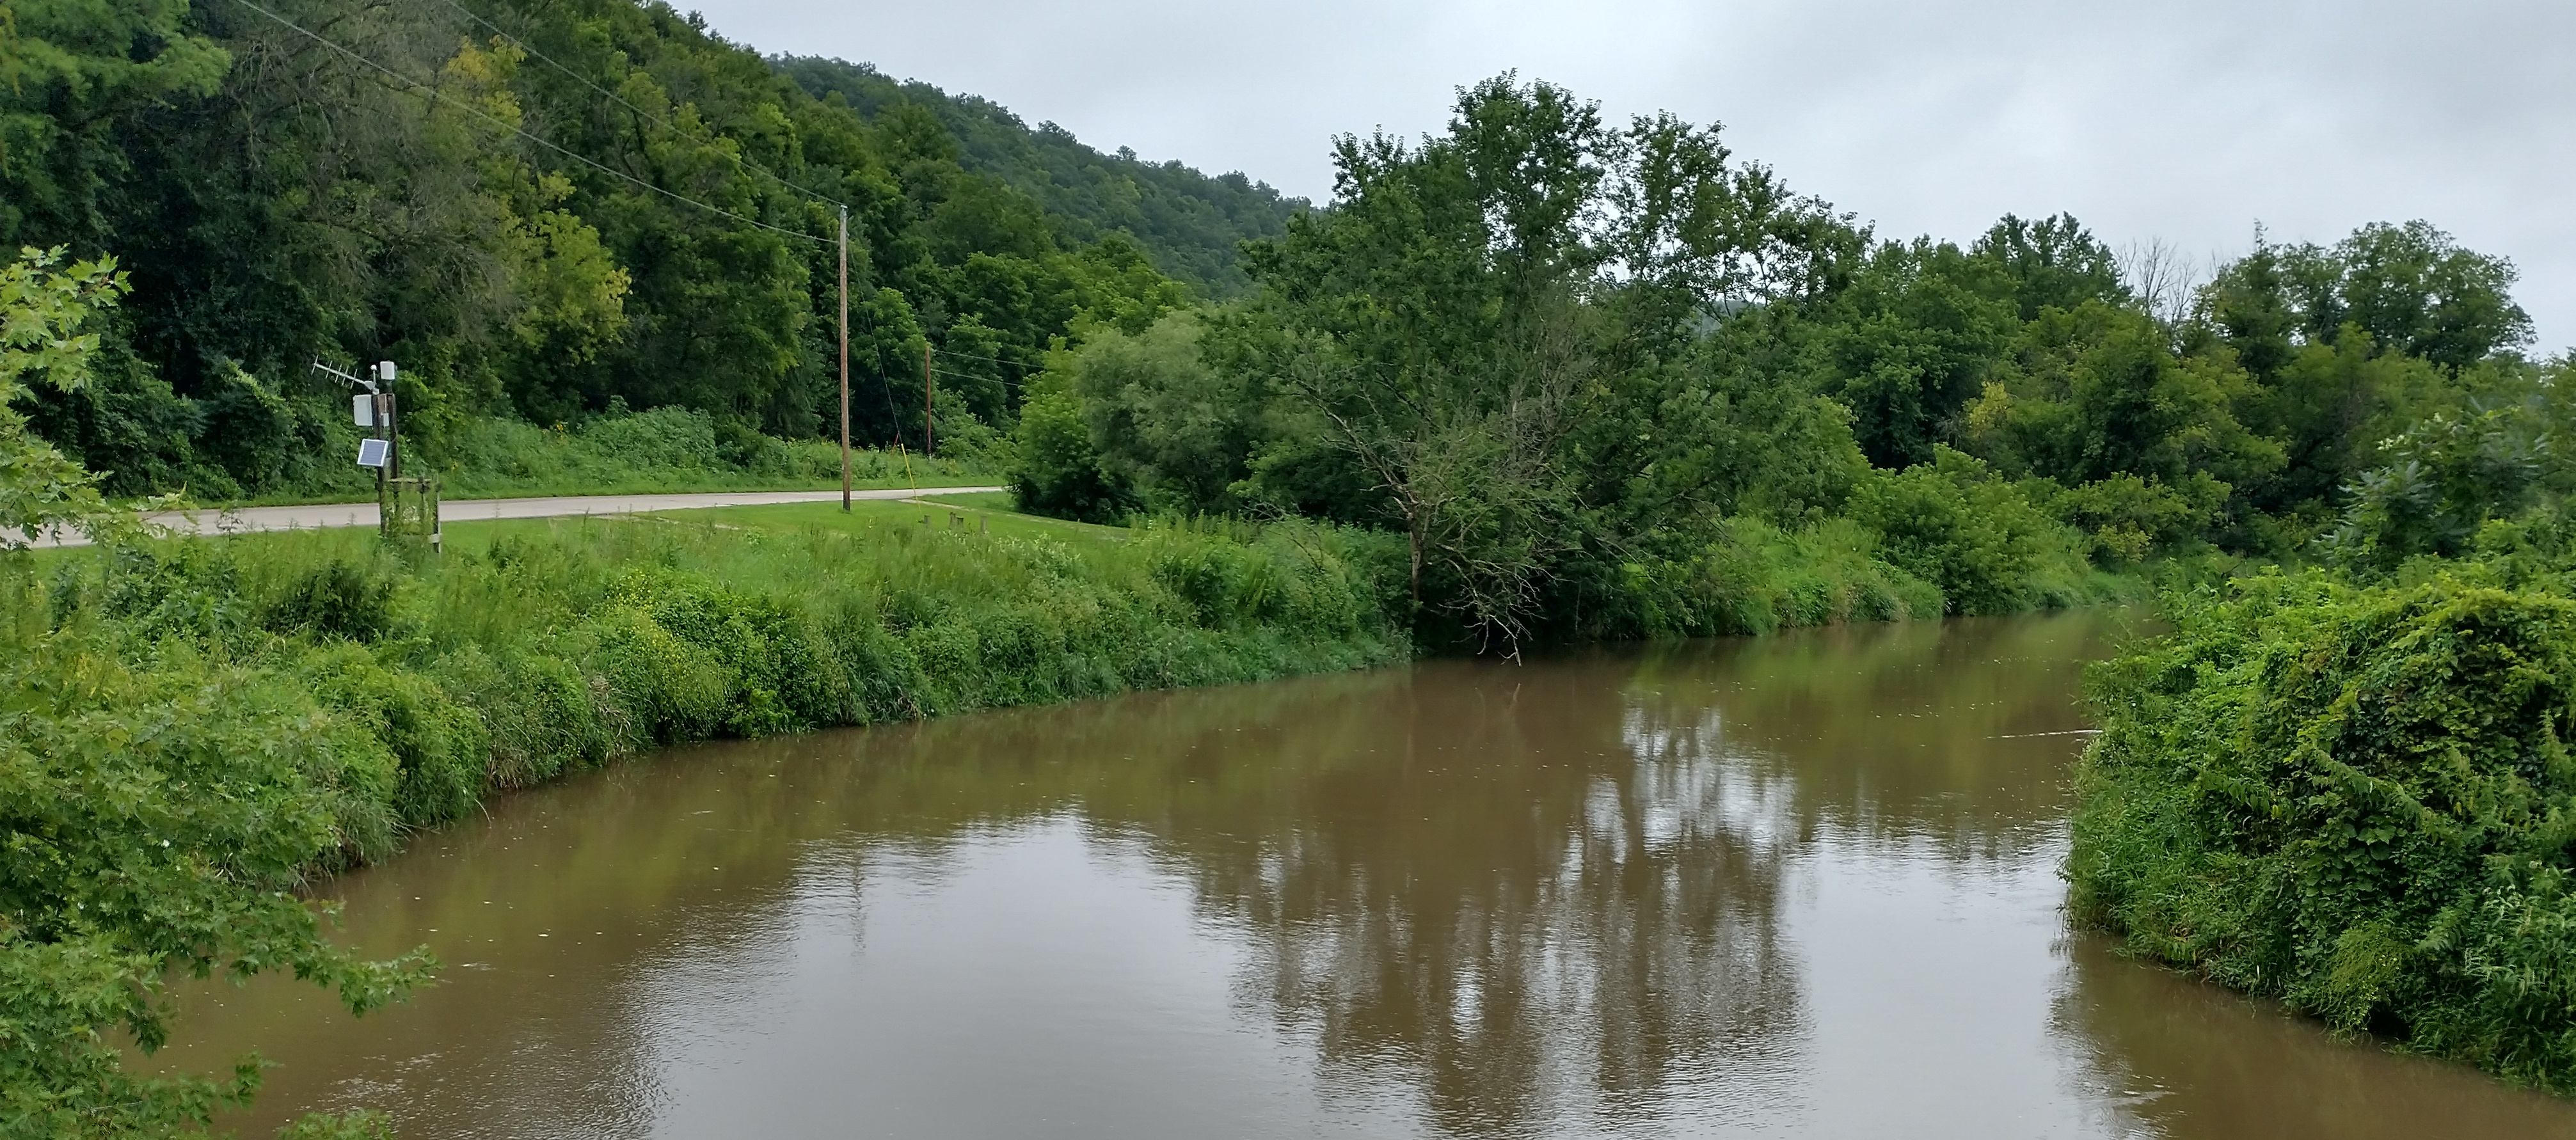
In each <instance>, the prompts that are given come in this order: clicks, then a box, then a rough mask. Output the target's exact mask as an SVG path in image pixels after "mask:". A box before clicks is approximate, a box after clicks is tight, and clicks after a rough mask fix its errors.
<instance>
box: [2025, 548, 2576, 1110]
mask: <svg viewBox="0 0 2576 1140" xmlns="http://www.w3.org/2000/svg"><path fill="white" fill-rule="evenodd" d="M2476 570H2477V568H2475V567H2470V568H2469V571H2470V573H2472V574H2474V573H2475V572H2476ZM2535 587H2536V588H2535ZM2174 608H2175V614H2176V617H2175V623H2176V628H2175V631H2174V632H2173V634H2172V635H2171V636H2169V637H2166V638H2163V639H2160V640H2157V641H2154V642H2151V643H2148V644H2147V645H2145V646H2143V647H2141V648H2139V649H2138V650H2137V651H2136V652H2133V653H2132V654H2130V655H2129V656H2127V657H2125V658H2122V659H2120V660H2118V661H2116V662H2112V663H2108V664H2106V665H2103V666H2099V667H2097V668H2096V670H2095V672H2094V674H2093V676H2092V682H2091V683H2092V690H2093V700H2094V702H2095V704H2096V706H2097V707H2098V709H2099V710H2100V713H2101V716H2102V718H2103V727H2104V729H2105V734H2104V735H2103V737H2102V739H2101V740H2100V741H2099V742H2098V743H2097V744H2095V745H2094V747H2093V748H2092V749H2091V751H2090V752H2088V753H2087V755H2086V757H2085V759H2084V761H2083V764H2082V766H2081V768H2080V770H2079V775H2078V783H2079V787H2080V790H2081V792H2082V796H2083V807H2082V810H2081V811H2080V813H2079V814H2078V816H2077V817H2076V821H2075V827H2074V847H2073V851H2072V854H2071V855H2070V856H2069V858H2068V862H2067V876H2068V878H2069V880H2070V881H2071V883H2072V885H2073V895H2072V905H2073V906H2074V908H2075V909H2076V911H2077V912H2078V913H2079V914H2080V915H2082V916H2084V917H2085V918H2087V919H2089V920H2091V921H2094V922H2097V923H2100V924H2102V925H2104V926H2107V927H2109V928H2110V929H2112V930H2114V931H2116V932H2119V933H2121V934H2122V935H2124V936H2125V937H2126V939H2127V941H2128V944H2129V945H2130V946H2131V947H2133V948H2134V949H2136V950H2138V951H2139V952H2141V953H2144V954H2147V955H2149V956H2152V957H2154V958H2156V959H2159V960H2161V961H2165V962H2169V963H2172V964H2174V965H2177V966H2181V967H2184V968H2187V969H2191V970H2194V971H2196V972H2198V973H2200V974H2203V975H2205V976H2207V977H2210V978H2212V979H2214V980H2217V981H2220V982H2223V983H2226V984H2228V985H2231V986H2236V987H2238V988H2241V989H2245V990H2249V991H2252V992H2255V993H2259V994H2266V995H2271V996H2275V997H2279V998H2281V999H2282V1000H2284V1001H2286V1002H2288V1003H2289V1004H2290V1005H2291V1006H2292V1007H2294V1008H2296V1009H2299V1010H2302V1011H2305V1012H2308V1013H2312V1014H2314V1015H2316V1016H2318V1017H2321V1018H2323V1019H2325V1020H2326V1021H2327V1022H2328V1023H2329V1024H2330V1025H2333V1026H2335V1027H2336V1028H2338V1029H2345V1030H2364V1029H2366V1030H2369V1031H2372V1032H2374V1033H2379V1034H2383V1035H2385V1036H2387V1037H2389V1038H2392V1039H2394V1040H2397V1041H2401V1042H2403V1043H2405V1044H2406V1045H2407V1046H2408V1047H2411V1048H2416V1049H2421V1050H2424V1051H2427V1052H2434V1053H2440V1054H2443V1055H2446V1056H2451V1057H2456V1058H2459V1059H2462V1060H2466V1061H2470V1062H2473V1063H2475V1064H2477V1065H2479V1066H2481V1067H2484V1068H2486V1069H2488V1070H2490V1071H2492V1072H2495V1073H2498V1074H2501V1075H2503V1076H2505V1077H2507V1078H2510V1079H2513V1080H2516V1081H2522V1082H2527V1083H2530V1084H2534V1085H2538V1086H2541V1087H2544V1088H2549V1089H2552V1090H2555V1091H2558V1092H2562V1093H2566V1092H2576V891H2571V889H2570V888H2571V883H2570V880H2569V876H2570V872H2571V870H2576V759H2571V758H2570V756H2569V755H2568V751H2567V746H2566V743H2565V738H2566V736H2567V734H2568V731H2569V726H2570V725H2571V723H2576V601H2570V600H2568V597H2567V590H2566V584H2565V583H2564V582H2560V581H2550V582H2538V583H2527V584H2525V585H2523V586H2520V587H2515V588H2498V587H2496V586H2489V585H2479V584H2475V583H2473V582H2471V581H2466V580H2463V578H2462V577H2461V576H2458V575H2454V574H2451V573H2436V574H2434V575H2432V576H2431V577H2430V578H2429V579H2428V580H2426V581H2422V582H2419V583H2417V584H2414V585H2409V586H2403V587H2383V588H2378V589H2361V588H2356V587H2353V586H2350V585H2345V584H2340V583H2337V582H2335V581H2333V580H2331V579H2328V578H2326V577H2324V576H2322V575H2316V574H2310V575H2297V576H2282V575H2278V574H2271V575H2266V576H2263V577H2260V578H2256V579H2252V580H2249V581H2246V582H2242V583H2240V584H2238V585H2237V586H2235V587H2234V588H2233V589H2232V590H2231V591H2230V592H2229V593H2228V594H2226V595H2224V596H2219V595H2209V594H2204V595H2201V596H2198V597H2194V598H2189V599H2185V600H2183V601H2181V602H2179V603H2178V604H2177V605H2176V606H2175V607H2174Z"/></svg>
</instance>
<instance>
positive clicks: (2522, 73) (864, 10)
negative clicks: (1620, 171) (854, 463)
mask: <svg viewBox="0 0 2576 1140" xmlns="http://www.w3.org/2000/svg"><path fill="white" fill-rule="evenodd" d="M678 2H679V3H680V5H681V6H682V7H684V8H686V7H696V8H698V9H700V10H702V11H703V12H704V13H705V15H706V17H707V19H708V21H709V23H710V24H711V25H712V26H713V27H714V28H715V29H716V30H717V31H718V32H720V33H722V34H723V35H725V36H726V37H727V38H729V39H732V40H735V41H737V42H740V43H744V44H748V45H750V46H752V47H755V48H758V49H759V50H761V51H763V52H770V53H775V52H789V53H794V54H799V55H827V56H838V57H841V58H843V59H848V60H853V61H862V62H867V63H873V64H875V65H876V66H877V67H878V68H879V69H880V70H882V71H884V72H885V73H887V74H889V75H893V76H896V77H898V78H913V79H921V80H925V81H928V82H930V83H933V84H935V85H937V86H940V87H942V88H945V89H947V90H949V91H952V92H971V93H973V94H978V95H982V96H985V97H987V98H990V99H993V100H995V101H997V102H1000V103H1002V104H1004V105H1006V106H1008V107H1010V108H1011V109H1012V110H1013V111H1015V112H1017V113H1018V114H1019V115H1020V117H1021V118H1023V119H1025V120H1026V121H1028V122H1029V123H1031V124H1033V125H1034V124H1036V123H1038V122H1041V121H1045V120H1053V121H1055V122H1057V123H1059V124H1062V125H1063V126H1065V127H1066V128H1068V129H1070V130H1072V131H1073V132H1074V133H1075V134H1076V135H1079V136H1080V137H1081V138H1082V139H1083V141H1085V142H1087V143H1090V144H1091V145H1093V146H1095V147H1098V148H1099V149H1101V150H1104V151H1108V150H1115V149H1117V148H1118V147H1120V146H1129V147H1133V148H1135V150H1136V152H1137V153H1138V154H1139V155H1140V156H1142V157H1145V158H1148V159H1153V160H1157V161H1159V160H1162V159H1167V158H1173V159H1179V160H1181V161H1182V162H1185V163H1188V164H1190V165H1192V166H1196V167H1199V168H1200V169H1203V170H1206V171H1208V172H1210V173H1219V172H1223V171H1227V170H1241V171H1243V172H1244V173H1245V174H1247V175H1250V176H1252V177H1253V178H1256V179H1260V180H1262V181H1266V182H1269V183H1270V184H1271V185H1274V186H1277V187H1279V188H1280V189H1281V190H1283V191H1286V192H1288V193H1290V194H1297V195H1304V196H1307V197H1311V198H1314V199H1316V200H1318V201H1321V200H1323V199H1324V198H1325V197H1326V196H1327V195H1328V194H1329V192H1330V190H1331V187H1332V170H1331V165H1330V162H1329V159H1328V154H1327V149H1326V148H1327V145H1328V140H1329V139H1330V138H1331V136H1333V135H1335V134H1339V133H1344V132H1361V133H1365V132H1367V131H1369V130H1371V129H1374V128H1379V127H1383V128H1385V129H1386V130H1388V131H1391V132H1395V133H1399V134H1405V135H1418V134H1421V133H1423V132H1426V131H1436V130H1438V129H1440V128H1441V126H1442V125H1443V124H1444V123H1445V122H1446V112H1447V108H1448V105H1449V102H1450V100H1451V99H1452V98H1453V96H1454V93H1455V89H1456V88H1457V87H1459V86H1461V85H1464V84H1470V83H1473V82H1475V81H1477V80H1479V79H1483V78H1486V77H1488V76H1491V75H1494V74H1497V73H1499V72H1502V71H1504V70H1516V71H1518V72H1519V73H1520V75H1521V76H1522V77H1523V78H1525V79H1545V80H1548V81H1550V82H1553V83H1557V84H1561V85H1563V86H1566V87H1569V88H1571V89H1573V90H1574V91H1575V92H1576V93H1577V94H1579V95H1581V96H1583V97H1586V98H1590V99H1596V100H1599V101H1600V102H1601V103H1602V105H1603V108H1604V110H1605V111H1607V112H1608V113H1609V114H1611V115H1613V116H1619V117H1625V116H1627V115H1632V114H1640V113H1648V112H1652V111H1655V110H1658V109H1669V110H1672V111H1674V112H1676V113H1679V114H1681V115H1683V116H1685V117H1688V118H1691V119H1694V120H1698V121H1702V122H1706V121H1711V120H1715V121H1718V122H1722V123H1724V124H1725V125H1726V129H1727V137H1728V139H1729V141H1730V144H1731V145H1732V146H1733V147H1734V148H1735V151H1736V153H1737V154H1738V155H1740V156H1743V157H1745V158H1750V159H1754V160H1757V161H1760V162H1764V163H1767V164H1769V165H1771V166H1772V167H1774V168H1775V169H1777V170H1778V171H1779V172H1780V174H1781V175H1782V176H1783V177H1784V178H1785V179H1786V180H1787V181H1788V182H1789V184H1790V185H1791V186H1792V187H1794V188H1796V189H1798V190H1800V191H1803V192H1807V193H1813V194H1819V195H1822V196H1823V197H1825V198H1826V199H1828V200H1830V201H1832V202H1833V203H1835V204H1836V205H1837V206H1838V207H1840V208H1842V209H1845V210H1849V211H1852V212H1854V213H1857V214H1858V215H1859V216H1860V217H1861V218H1862V219H1864V220H1867V221H1870V222H1873V223H1875V224H1876V225H1877V227H1878V230H1879V232H1880V233H1881V234H1882V235H1889V236H1895V235H1912V234H1918V233H1929V234H1933V235H1936V236H1939V237H1945V238H1952V239H1957V240H1960V241H1963V242H1964V241H1966V240H1968V239H1970V238H1973V237H1974V236H1976V235H1977V234H1978V233H1980V232H1982V231H1983V230H1984V229H1985V227H1986V226H1987V225H1989V224H1991V223H1992V222H1993V220H1994V219H1995V218H1996V217H1997V216H1999V215H2002V214H2004V213H2007V212H2011V213H2019V214H2022V215H2024V216H2034V215H2040V214H2048V213H2055V212H2057V211H2061V210H2063V211H2071V212H2073V213H2074V214H2075V215H2076V216H2077V217H2079V218H2081V219H2083V220H2084V222H2085V223H2086V224H2088V225H2090V226H2091V227H2092V228H2093V230H2094V232H2095V233H2096V234H2097V235H2099V236H2101V237H2102V238H2103V239H2104V240H2106V241H2108V242H2109V243H2110V244H2111V245H2113V246H2114V247H2120V246H2123V245H2125V244H2127V243H2129V242H2133V241H2142V240H2147V239H2162V240H2164V241H2166V242H2169V243H2172V244H2173V245H2175V246H2178V247H2180V248H2181V249H2182V250H2184V251H2185V252H2186V253H2189V254H2191V255H2193V256H2195V257H2198V258H2203V259H2207V258H2210V257H2213V256H2232V255H2234V254H2236V253H2241V252H2242V251H2243V250H2244V249H2245V248H2246V247H2247V246H2248V245H2250V244H2251V242H2252V238H2253V233H2254V227H2255V225H2256V224H2257V223H2258V222H2259V223H2261V224H2262V225H2263V226H2264V227H2265V229H2266V230H2267V231H2268V232H2269V233H2270V234H2271V235H2272V236H2273V237H2274V238H2275V239H2276V240H2281V241H2319V242H2330V241H2333V240H2335V239H2337V238H2339V237H2341V236H2343V235H2344V234H2346V233H2348V232H2350V231H2351V230H2352V228H2353V227H2355V226H2357V225H2360V224H2362V223H2364V222H2371V221H2405V220H2407V219H2411V218H2424V219H2427V220H2430V221H2431V222H2433V223H2434V224H2435V225H2438V226H2440V227H2442V228H2443V229H2446V230H2449V231H2450V232H2451V233H2453V234H2455V235H2457V236H2458V237H2459V239H2460V240H2461V241H2462V242H2464V243H2465V244H2467V245H2469V246H2470V247H2471V248H2474V249H2478V250H2481V251H2484V252H2488V253H2498V254H2503V255H2505V256H2507V257H2510V258H2512V259H2513V261H2514V262H2515V264H2516V265H2518V266H2519V267H2520V268H2521V270H2522V285H2521V287H2520V290H2519V292H2518V296H2519V298H2520V300H2521V301H2522V304H2523V306H2524V307H2525V308H2526V309H2529V310H2530V311H2531V314H2532V317H2533V319H2534V320H2535V322H2536V323H2537V324H2538V326H2539V333H2540V338H2539V347H2540V348H2541V349H2542V350H2543V351H2546V352H2551V353H2555V352H2557V351H2559V350H2561V349H2564V348H2566V347H2568V346H2569V345H2570V344H2571V343H2576V209H2571V207H2572V206H2576V196H2571V194H2570V190H2571V186H2570V182H2571V175H2576V3H2570V2H2568V0H2520V2H2513V0H2448V2H2443V3H2431V2H2407V0H2336V2H2331V3H2329V2H2323V0H2275V2H2268V3H2267V2H2264V0H2235V2H2222V0H2174V2H2164V3H2157V2H2153V0H2133V2H2130V3H2125V4H2085V3H2067V2H2060V3H2042V2H2038V0H1978V2H1974V3H1969V2H1962V0H1942V2H1927V3H1913V4H1908V3H1899V2H1895V0H1803V2H1792V0H1709V2H1703V3H1684V2H1679V0H1592V2H1590V3H1582V4H1563V3H1536V2H1527V0H1484V2H1481V3H1464V2H1456V0H1443V2H1420V3H1400V2H1393V0H1387V2H1377V3H1367V2H1354V0H1316V2H1312V3H1306V4H1280V3H1219V2H1215V0H1206V2H1201V3H1190V4H1175V3H1152V2H1146V0H1088V2H1085V3H1078V4H1077V3H1063V2H1040V0H933V2H930V3H923V2H921V0H903V2H885V0H678Z"/></svg>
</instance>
